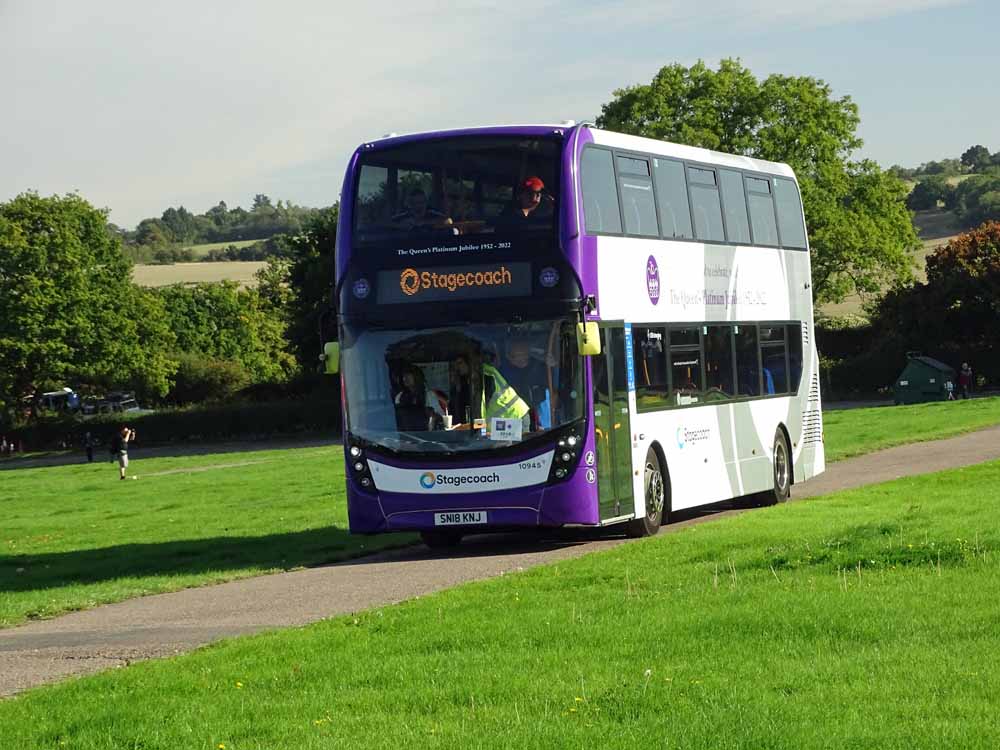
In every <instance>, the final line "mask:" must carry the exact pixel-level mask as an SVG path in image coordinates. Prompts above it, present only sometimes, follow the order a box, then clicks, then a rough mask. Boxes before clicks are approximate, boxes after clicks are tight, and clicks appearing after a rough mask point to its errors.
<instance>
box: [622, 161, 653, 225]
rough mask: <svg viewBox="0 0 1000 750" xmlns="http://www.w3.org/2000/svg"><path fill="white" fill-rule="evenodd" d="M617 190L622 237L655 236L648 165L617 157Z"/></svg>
mask: <svg viewBox="0 0 1000 750" xmlns="http://www.w3.org/2000/svg"><path fill="white" fill-rule="evenodd" d="M618 187H619V188H620V190H621V196H622V215H623V216H624V217H625V232H626V234H635V235H639V236H640V237H657V236H659V234H660V230H659V228H658V227H657V225H656V205H655V201H654V200H653V179H652V178H651V177H650V176H649V162H648V161H646V160H645V159H634V158H632V157H629V156H619V157H618Z"/></svg>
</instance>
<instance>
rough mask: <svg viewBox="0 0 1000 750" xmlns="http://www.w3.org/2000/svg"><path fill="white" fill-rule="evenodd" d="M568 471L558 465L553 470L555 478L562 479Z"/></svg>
mask: <svg viewBox="0 0 1000 750" xmlns="http://www.w3.org/2000/svg"><path fill="white" fill-rule="evenodd" d="M568 473H569V472H568V471H567V470H566V469H565V468H563V467H562V466H560V467H559V468H558V469H556V471H555V475H556V479H563V478H564V477H565V476H566V475H567V474H568Z"/></svg>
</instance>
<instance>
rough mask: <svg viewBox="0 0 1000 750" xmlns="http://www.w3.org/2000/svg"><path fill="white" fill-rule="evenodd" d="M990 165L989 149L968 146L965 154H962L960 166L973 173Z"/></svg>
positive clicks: (991, 159)
mask: <svg viewBox="0 0 1000 750" xmlns="http://www.w3.org/2000/svg"><path fill="white" fill-rule="evenodd" d="M992 163H993V157H991V156H990V152H989V149H987V148H986V147H985V146H980V145H976V146H969V148H968V149H966V151H965V153H964V154H962V164H964V165H965V166H967V167H968V168H969V169H970V170H971V171H973V172H980V171H982V170H983V168H984V167H988V166H990V165H991V164H992Z"/></svg>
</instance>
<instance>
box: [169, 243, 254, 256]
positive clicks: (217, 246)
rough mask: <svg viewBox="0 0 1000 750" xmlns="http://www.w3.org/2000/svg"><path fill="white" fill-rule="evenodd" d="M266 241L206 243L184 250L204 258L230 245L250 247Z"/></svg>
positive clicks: (190, 246) (187, 247)
mask: <svg viewBox="0 0 1000 750" xmlns="http://www.w3.org/2000/svg"><path fill="white" fill-rule="evenodd" d="M263 241H264V240H230V241H229V242H206V243H205V244H203V245H187V246H186V247H184V250H190V251H191V252H192V253H194V256H195V257H196V258H204V257H205V256H206V255H208V254H209V252H210V251H212V250H223V249H225V248H227V247H229V246H230V245H232V246H234V247H250V245H256V244H257V243H258V242H263Z"/></svg>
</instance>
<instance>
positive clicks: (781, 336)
mask: <svg viewBox="0 0 1000 750" xmlns="http://www.w3.org/2000/svg"><path fill="white" fill-rule="evenodd" d="M786 353H787V348H786V346H785V326H783V325H772V324H761V326H760V361H761V366H762V367H763V370H762V375H763V376H764V395H765V396H772V395H776V394H780V393H788V358H787V356H786Z"/></svg>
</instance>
